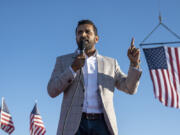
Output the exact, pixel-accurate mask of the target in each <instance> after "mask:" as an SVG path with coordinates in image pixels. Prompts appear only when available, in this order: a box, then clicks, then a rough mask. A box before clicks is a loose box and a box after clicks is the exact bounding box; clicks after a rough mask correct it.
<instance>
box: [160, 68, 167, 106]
mask: <svg viewBox="0 0 180 135" xmlns="http://www.w3.org/2000/svg"><path fill="white" fill-rule="evenodd" d="M161 71H162V76H163V81H164V86H165V106H168V87H167V82H166V77H165V73H164V70H163V69H162V70H161Z"/></svg>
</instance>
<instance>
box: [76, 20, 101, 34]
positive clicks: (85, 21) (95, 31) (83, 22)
mask: <svg viewBox="0 0 180 135" xmlns="http://www.w3.org/2000/svg"><path fill="white" fill-rule="evenodd" d="M84 24H90V25H92V26H93V30H94V33H95V35H96V36H97V35H98V32H97V28H96V26H95V24H94V23H93V22H92V21H91V20H80V21H79V22H78V25H77V27H76V32H77V28H78V27H79V26H80V25H84Z"/></svg>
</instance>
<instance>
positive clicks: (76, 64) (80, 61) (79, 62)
mask: <svg viewBox="0 0 180 135" xmlns="http://www.w3.org/2000/svg"><path fill="white" fill-rule="evenodd" d="M85 58H86V57H85V54H84V53H82V54H79V55H77V56H76V57H75V59H74V61H73V63H72V65H71V67H72V69H73V70H74V72H76V71H77V70H79V69H80V68H81V67H83V66H84V63H85Z"/></svg>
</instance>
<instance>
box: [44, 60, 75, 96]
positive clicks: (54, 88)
mask: <svg viewBox="0 0 180 135" xmlns="http://www.w3.org/2000/svg"><path fill="white" fill-rule="evenodd" d="M62 61H63V60H62V59H61V57H58V58H57V59H56V64H55V67H54V70H53V72H52V75H51V78H50V80H49V82H48V86H47V90H48V94H49V95H50V96H51V97H56V96H58V95H59V94H60V93H62V92H63V91H64V90H65V89H66V88H67V87H68V86H69V85H70V84H71V83H72V81H73V80H74V76H73V73H72V71H71V70H70V68H69V67H67V68H63V64H62Z"/></svg>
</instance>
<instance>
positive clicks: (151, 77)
mask: <svg viewBox="0 0 180 135" xmlns="http://www.w3.org/2000/svg"><path fill="white" fill-rule="evenodd" d="M152 72H153V71H152V70H150V75H151V79H152V82H153V90H154V95H155V98H157V94H156V89H155V81H154V77H153V73H152Z"/></svg>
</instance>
